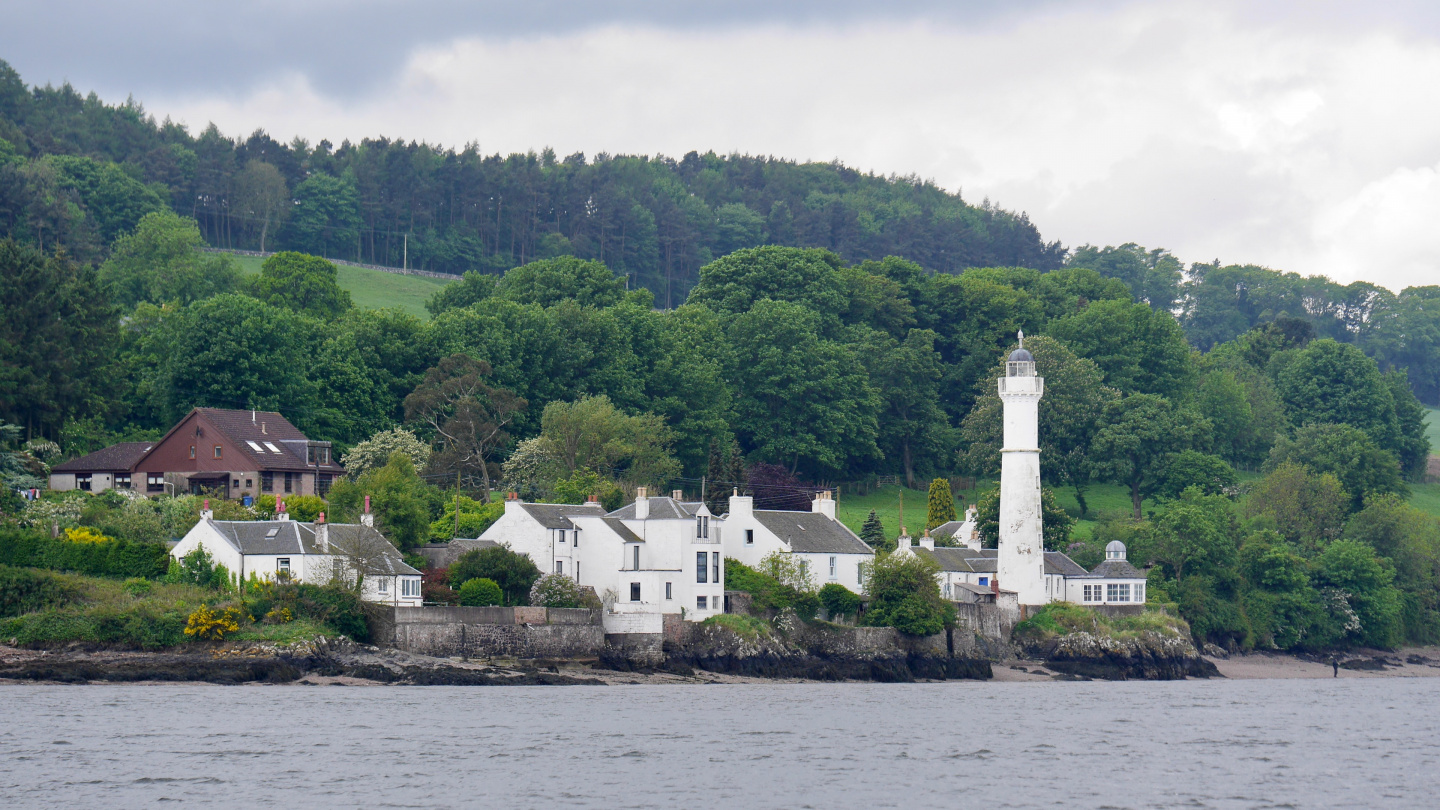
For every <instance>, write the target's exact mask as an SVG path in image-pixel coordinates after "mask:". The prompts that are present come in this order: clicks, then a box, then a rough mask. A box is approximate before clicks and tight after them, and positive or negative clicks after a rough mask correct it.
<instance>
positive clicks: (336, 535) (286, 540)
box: [210, 520, 420, 576]
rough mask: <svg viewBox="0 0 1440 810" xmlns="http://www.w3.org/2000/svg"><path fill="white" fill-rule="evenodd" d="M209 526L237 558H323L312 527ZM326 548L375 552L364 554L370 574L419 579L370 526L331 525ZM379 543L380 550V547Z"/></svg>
mask: <svg viewBox="0 0 1440 810" xmlns="http://www.w3.org/2000/svg"><path fill="white" fill-rule="evenodd" d="M210 525H211V526H212V527H214V528H215V530H216V531H218V532H219V533H220V535H221V536H222V537H224V538H225V539H226V540H228V541H229V542H230V544H231V545H233V546H234V547H235V548H236V549H237V550H238V551H239V552H240V553H241V554H326V553H332V552H327V551H325V550H324V549H322V548H321V547H320V545H319V543H317V542H316V540H315V524H313V523H301V522H299V521H296V520H212V521H210ZM329 538H330V544H331V545H332V546H333V547H334V549H333V550H334V551H339V552H340V553H357V552H361V551H365V550H368V549H378V550H379V553H375V554H367V555H366V556H367V560H366V562H367V564H368V565H369V566H371V567H372V568H375V569H378V570H376V571H372V572H371V573H385V574H392V575H411V576H419V574H420V572H419V571H416V570H415V569H414V568H411V567H410V566H409V565H406V564H405V560H404V558H402V557H401V556H400V552H399V551H398V550H396V549H395V547H394V546H392V545H390V541H389V540H386V539H385V536H384V535H383V534H381V533H380V532H378V531H376V530H375V529H374V528H373V527H371V526H365V525H363V524H359V523H331V524H330V529H329ZM381 543H383V544H384V546H381V545H380V544H381Z"/></svg>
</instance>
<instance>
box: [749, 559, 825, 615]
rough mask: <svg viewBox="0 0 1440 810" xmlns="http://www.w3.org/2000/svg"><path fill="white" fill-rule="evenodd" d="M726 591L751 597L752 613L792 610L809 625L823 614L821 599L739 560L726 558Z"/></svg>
mask: <svg viewBox="0 0 1440 810" xmlns="http://www.w3.org/2000/svg"><path fill="white" fill-rule="evenodd" d="M725 587H726V588H728V589H730V590H734V591H745V592H746V593H748V594H750V595H751V596H752V597H753V598H752V599H751V601H750V610H751V611H752V612H756V613H763V612H765V611H767V610H784V609H785V608H791V609H793V610H794V611H795V613H796V614H797V615H799V616H800V618H802V619H805V620H807V621H808V620H810V619H813V618H814V617H815V614H816V613H817V612H819V610H820V599H819V597H817V596H816V595H815V594H813V593H806V592H803V591H799V590H796V589H795V588H793V587H791V586H789V585H786V584H785V583H783V582H781V581H780V580H778V579H776V578H775V577H773V576H770V575H769V574H767V573H764V572H762V571H757V570H755V569H754V568H751V567H750V566H748V565H745V564H744V563H742V562H740V561H739V560H734V559H730V558H726V560H725Z"/></svg>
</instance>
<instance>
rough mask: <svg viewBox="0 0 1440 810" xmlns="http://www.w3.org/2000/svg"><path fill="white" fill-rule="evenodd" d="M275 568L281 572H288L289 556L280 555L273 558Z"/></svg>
mask: <svg viewBox="0 0 1440 810" xmlns="http://www.w3.org/2000/svg"><path fill="white" fill-rule="evenodd" d="M275 570H276V571H281V572H283V573H286V574H288V573H290V558H289V557H280V558H278V559H276V560H275Z"/></svg>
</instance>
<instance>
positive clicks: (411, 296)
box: [233, 256, 450, 320]
mask: <svg viewBox="0 0 1440 810" xmlns="http://www.w3.org/2000/svg"><path fill="white" fill-rule="evenodd" d="M233 258H234V259H235V261H237V262H239V264H240V268H241V270H243V271H244V272H245V274H246V275H254V274H257V273H259V272H260V265H261V263H263V262H264V261H265V260H264V259H262V258H260V257H259V256H234V257H233ZM336 267H338V268H339V271H340V272H339V283H340V287H341V289H343V290H345V291H346V292H349V293H350V298H351V300H353V301H354V302H355V306H357V307H360V308H361V309H385V308H387V307H393V308H395V309H400V310H403V311H405V312H408V313H410V314H411V315H415V316H417V317H420V318H424V319H426V320H429V318H430V313H429V312H427V311H426V310H425V302H426V301H428V300H429V299H430V296H432V295H434V294H435V291H436V290H438V289H440V288H441V287H443V286H445V285H446V284H449V283H450V282H448V281H445V280H443V279H438V278H430V277H428V276H403V275H400V274H399V273H386V272H385V271H383V270H370V269H368V268H365V267H349V266H347V265H343V264H340V265H336Z"/></svg>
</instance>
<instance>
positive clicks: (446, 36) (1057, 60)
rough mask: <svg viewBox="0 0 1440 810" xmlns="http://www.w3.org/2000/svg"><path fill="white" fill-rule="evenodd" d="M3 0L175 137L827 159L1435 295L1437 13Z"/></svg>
mask: <svg viewBox="0 0 1440 810" xmlns="http://www.w3.org/2000/svg"><path fill="white" fill-rule="evenodd" d="M6 5H7V9H6V12H5V19H6V23H5V25H4V27H3V28H0V58H3V59H5V60H7V61H9V62H10V63H11V64H12V65H13V66H14V67H15V68H16V69H17V70H18V71H20V73H21V75H22V76H23V77H24V78H25V80H26V81H27V82H30V83H32V84H45V83H56V84H58V83H60V82H63V81H69V82H71V83H72V84H74V85H75V86H76V87H77V88H79V89H81V90H82V91H88V90H92V89H93V90H95V91H97V92H98V93H100V94H101V96H103V97H105V98H106V99H107V100H111V101H120V100H123V99H124V98H125V97H126V96H127V95H133V96H134V97H135V98H136V99H137V100H139V101H141V102H143V103H144V104H145V106H146V108H147V109H149V110H150V111H151V112H153V113H155V114H156V115H157V116H159V117H164V116H167V115H168V116H170V117H171V118H173V119H175V120H177V121H181V122H184V123H186V124H188V125H189V126H190V127H191V130H192V131H194V132H198V131H199V130H200V129H202V128H203V127H204V126H205V125H206V124H207V123H208V122H210V121H214V122H215V123H216V124H218V125H219V126H220V128H221V129H222V130H223V131H224V132H226V133H227V134H231V135H237V134H248V133H249V132H251V131H253V130H254V129H256V128H263V129H265V130H266V131H268V132H269V133H270V134H271V135H272V136H274V137H275V138H277V139H278V140H281V141H288V140H289V139H290V138H292V137H294V136H297V135H298V136H300V137H304V138H306V139H309V140H310V141H312V142H314V141H318V140H319V139H321V138H329V139H330V140H331V141H333V142H336V143H338V142H339V141H340V140H342V139H345V138H350V139H352V140H358V139H360V138H363V137H367V136H377V135H385V136H389V137H392V138H404V139H407V140H409V139H417V140H425V141H429V142H432V143H439V144H443V145H447V146H461V145H463V144H465V143H467V142H471V141H474V142H477V143H478V144H479V145H480V148H481V149H482V150H484V151H486V152H512V151H525V150H530V149H535V150H538V149H540V148H543V147H545V146H551V147H553V148H554V149H555V150H556V151H557V152H559V153H560V154H562V155H563V154H568V153H570V152H575V151H582V152H585V153H587V154H594V153H596V152H600V151H608V152H611V153H641V154H654V153H664V154H668V155H673V156H679V155H683V154H684V153H685V152H688V151H690V150H692V149H693V150H699V151H702V152H703V151H705V150H710V149H713V150H715V151H716V152H721V153H725V152H731V151H738V152H748V153H752V154H771V155H776V156H781V157H786V158H795V159H799V160H830V159H832V158H838V159H839V160H841V161H843V162H844V163H846V164H848V165H850V166H853V167H855V168H858V169H861V170H872V171H877V172H881V173H886V174H890V173H895V174H917V175H920V176H922V177H925V178H929V179H932V180H934V181H935V182H937V183H939V184H940V185H942V186H944V187H945V188H947V189H950V190H958V191H961V192H962V193H963V194H964V196H965V198H966V199H967V200H970V201H972V202H979V201H980V200H981V199H983V198H985V197H989V198H990V199H991V200H992V201H994V202H996V203H997V204H999V205H1001V206H1002V207H1005V208H1009V209H1012V210H1019V211H1026V212H1028V213H1029V214H1030V217H1031V219H1032V220H1034V222H1035V223H1036V224H1037V225H1038V226H1039V228H1040V230H1041V233H1042V234H1043V235H1044V236H1045V238H1047V239H1059V240H1061V241H1063V242H1064V243H1065V244H1066V245H1067V246H1070V247H1075V246H1078V245H1080V244H1084V243H1093V244H1101V245H1103V244H1120V243H1123V242H1129V241H1133V242H1138V243H1140V244H1143V245H1146V246H1148V247H1165V248H1168V249H1170V250H1171V251H1172V252H1174V253H1175V254H1176V255H1177V256H1179V257H1180V258H1181V259H1183V260H1184V261H1186V262H1191V261H1209V260H1211V259H1216V258H1218V259H1220V260H1221V261H1222V262H1225V263H1232V262H1249V263H1256V264H1264V265H1267V266H1270V267H1273V268H1276V269H1281V270H1288V271H1295V272H1299V273H1303V274H1307V275H1309V274H1325V275H1328V276H1330V277H1332V278H1335V279H1337V280H1340V281H1353V280H1356V279H1364V280H1368V281H1373V282H1376V283H1380V284H1384V285H1386V286H1388V287H1391V288H1393V289H1396V290H1398V289H1400V288H1402V287H1405V286H1409V285H1416V284H1440V271H1437V268H1440V227H1437V226H1440V177H1437V169H1440V103H1437V100H1440V12H1437V11H1435V10H1432V8H1431V6H1433V5H1436V4H1428V5H1427V4H1425V3H1420V2H1405V0H1399V1H1398V2H1387V3H1373V2H1372V3H1365V4H1361V3H1340V2H1325V0H1309V2H1298V1H1297V2H1273V3H1256V2H1249V3H1241V2H1230V1H1229V0H1209V2H1176V3H1153V2H1152V3H1136V2H1122V1H1121V0H1095V1H1094V2H1065V3H1061V2H1050V1H1048V0H1010V1H1009V2H970V3H963V2H960V3H957V2H949V3H941V2H927V0H908V1H907V0H891V2H887V3H883V4H878V3H874V4H872V3H861V2H846V1H845V0H828V1H827V0H813V1H810V0H802V2H795V3H783V2H776V1H775V0H770V2H762V1H761V0H740V2H731V3H724V4H720V3H704V2H690V3H686V2H680V0H670V2H642V1H641V0H633V1H632V2H622V3H609V4H605V3H598V2H587V1H586V0H530V2H513V3H497V2H487V1H485V0H481V1H480V2H476V1H475V0H471V1H470V2H464V1H463V0H448V1H447V0H438V1H437V2H405V3H401V2H382V0H369V1H367V2H348V3H342V2H338V1H333V0H317V1H315V2H304V0H288V2H272V1H271V0H260V1H258V2H250V3H244V4H210V3H203V4H202V3H195V2H193V0H191V1H190V2H159V1H156V2H132V3H127V4H124V8H121V7H120V6H121V4H116V3H108V4H107V3H100V2H92V3H78V2H69V1H68V0H10V2H9V3H7V4H6Z"/></svg>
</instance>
